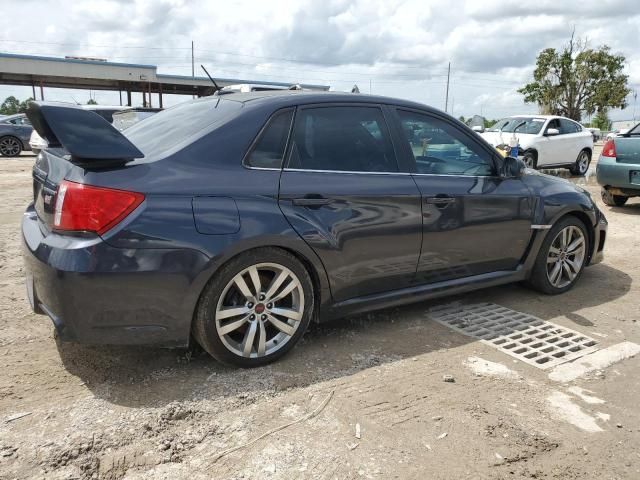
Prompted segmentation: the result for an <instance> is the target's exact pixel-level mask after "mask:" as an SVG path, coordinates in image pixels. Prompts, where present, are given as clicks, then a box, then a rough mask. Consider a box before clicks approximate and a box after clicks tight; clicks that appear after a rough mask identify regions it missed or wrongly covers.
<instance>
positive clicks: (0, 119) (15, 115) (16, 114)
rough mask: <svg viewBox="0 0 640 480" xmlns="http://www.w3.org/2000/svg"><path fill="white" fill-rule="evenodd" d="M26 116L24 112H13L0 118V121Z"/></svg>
mask: <svg viewBox="0 0 640 480" xmlns="http://www.w3.org/2000/svg"><path fill="white" fill-rule="evenodd" d="M20 117H26V115H25V114H24V113H14V114H13V115H7V116H6V117H2V118H0V122H6V121H7V120H13V119H14V118H20Z"/></svg>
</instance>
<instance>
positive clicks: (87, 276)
mask: <svg viewBox="0 0 640 480" xmlns="http://www.w3.org/2000/svg"><path fill="white" fill-rule="evenodd" d="M28 115H29V118H30V119H31V121H32V123H33V125H34V127H35V128H36V130H37V131H38V133H39V134H40V135H41V136H42V137H43V138H45V139H46V140H47V141H48V144H49V148H48V149H46V150H45V151H43V152H42V153H41V154H40V155H39V156H38V159H37V161H36V164H35V167H34V169H33V179H34V181H33V185H34V196H33V203H32V204H31V205H29V207H28V208H27V211H26V213H25V215H24V218H23V223H22V232H23V238H24V246H25V249H24V251H25V261H26V271H27V287H28V295H29V299H30V301H31V303H32V305H33V308H34V310H35V311H36V312H38V313H44V314H46V315H48V316H49V317H50V318H51V319H52V320H53V323H54V324H55V328H56V329H57V331H58V333H59V337H60V338H61V339H63V340H71V341H77V342H84V343H94V344H107V343H110V344H152V345H160V346H185V345H188V344H189V342H190V339H191V338H195V340H196V341H197V342H198V343H199V344H200V345H201V346H202V347H203V348H204V349H205V350H207V351H208V352H209V353H210V354H211V355H213V356H214V357H215V358H216V359H218V360H220V361H222V362H226V363H230V364H235V365H239V366H245V367H250V366H257V365H263V364H265V363H268V362H270V361H273V360H275V359H277V358H279V357H281V356H282V355H284V354H285V353H286V352H287V351H289V350H290V349H291V348H292V347H293V346H294V345H295V343H296V342H297V341H298V340H299V339H300V337H301V336H302V335H303V334H304V331H305V330H306V328H307V326H308V325H309V323H310V322H311V321H321V320H327V319H330V318H335V317H340V316H344V315H347V314H351V313H355V312H361V311H365V310H371V309H375V308H381V307H388V306H392V305H398V304H402V303H407V302H415V301H422V300H426V299H431V298H435V297H438V296H443V295H448V294H452V293H461V292H465V291H469V290H473V289H477V288H481V287H487V286H493V285H499V284H504V283H508V282H515V281H522V280H526V281H528V282H529V283H530V284H531V285H532V286H533V287H534V288H536V289H538V290H540V291H542V292H544V293H548V294H556V293H562V292H565V291H566V290H568V289H570V288H571V287H572V286H573V285H574V284H575V283H576V281H577V280H578V278H579V277H580V274H581V273H582V271H583V268H584V267H585V266H586V265H588V264H593V263H596V262H598V261H600V260H601V259H602V252H603V248H604V243H605V236H606V227H607V223H606V220H605V218H604V216H603V215H602V213H601V212H600V211H599V210H598V208H597V207H596V206H595V204H594V202H593V201H592V199H591V198H590V197H589V195H588V194H587V193H586V192H585V191H584V190H582V189H581V188H579V187H577V186H574V185H572V184H571V183H569V182H567V181H565V180H562V179H558V178H555V177H550V176H546V175H543V174H540V173H537V172H535V171H531V170H525V169H524V166H523V164H522V162H521V161H519V160H516V159H513V158H506V159H505V158H502V157H501V156H500V155H499V154H498V153H497V152H496V151H495V150H494V149H493V148H492V147H491V146H490V145H489V144H487V143H486V142H485V141H484V140H482V139H481V138H480V137H479V136H478V135H476V134H475V133H474V132H473V131H471V130H470V129H469V128H467V127H466V126H464V125H463V124H461V123H460V122H458V121H456V120H454V119H453V118H451V117H449V116H448V115H446V114H444V113H442V112H440V111H437V110H434V109H432V108H429V107H426V106H424V105H421V104H417V103H412V102H407V101H402V100H397V99H390V98H383V97H375V96H366V95H357V94H338V93H307V92H300V91H287V92H259V93H251V94H231V95H225V96H220V97H218V96H212V97H208V98H202V99H198V100H195V101H191V102H188V103H184V104H181V105H178V106H176V107H174V108H171V109H168V110H166V111H163V112H160V113H158V114H157V115H155V116H154V117H152V118H150V119H148V120H146V121H144V122H141V123H140V124H138V125H135V126H133V127H131V128H130V129H127V130H125V131H123V132H119V131H117V130H116V129H114V128H113V127H112V126H111V125H110V124H109V123H108V122H107V121H106V120H104V119H102V118H101V117H99V116H98V115H96V114H94V113H93V112H88V111H86V110H82V109H80V108H76V107H74V106H68V105H59V104H58V105H55V104H46V103H42V104H32V105H31V108H30V110H29V112H28Z"/></svg>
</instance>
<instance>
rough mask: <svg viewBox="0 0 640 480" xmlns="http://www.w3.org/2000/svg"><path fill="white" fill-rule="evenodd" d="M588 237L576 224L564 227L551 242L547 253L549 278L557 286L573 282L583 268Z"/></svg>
mask: <svg viewBox="0 0 640 480" xmlns="http://www.w3.org/2000/svg"><path fill="white" fill-rule="evenodd" d="M585 252H586V239H585V236H584V233H583V232H582V230H581V229H580V228H578V227H576V226H574V225H570V226H568V227H565V228H563V229H562V230H560V232H558V234H557V235H556V237H555V238H554V239H553V242H551V246H550V247H549V252H548V254H547V278H548V279H549V282H550V283H551V285H553V286H554V287H556V288H564V287H566V286H567V285H569V284H571V283H572V282H573V281H574V280H575V279H576V277H577V276H578V274H579V273H580V270H581V269H582V264H583V263H584V258H585Z"/></svg>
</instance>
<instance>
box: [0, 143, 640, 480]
mask: <svg viewBox="0 0 640 480" xmlns="http://www.w3.org/2000/svg"><path fill="white" fill-rule="evenodd" d="M33 160H34V157H33V156H30V155H23V156H21V157H20V158H16V159H6V158H3V159H0V362H1V363H0V367H1V368H2V370H3V374H2V376H0V478H1V479H13V478H38V479H40V478H41V479H73V478H77V479H91V478H99V479H128V480H133V479H189V480H198V479H205V478H206V479H209V478H215V479H226V478H229V479H254V478H255V479H257V478H259V479H264V478H266V479H296V478H300V479H302V478H320V479H325V478H326V479H334V478H336V479H346V478H381V479H386V478H399V479H413V478H416V479H418V478H430V479H452V478H474V479H478V478H482V479H485V478H486V479H502V478H514V479H519V478H533V479H551V478H554V479H598V480H601V479H623V478H624V479H635V478H640V406H639V405H640V403H639V402H638V398H639V396H640V395H639V394H640V383H639V382H638V380H637V379H638V367H640V359H639V358H638V357H637V356H636V357H631V358H626V359H624V360H622V361H620V362H618V363H614V364H613V365H610V366H608V367H606V366H602V368H599V369H595V370H593V371H591V372H590V373H588V374H587V375H584V376H581V377H579V378H577V379H575V380H572V381H568V382H566V383H562V382H558V381H554V380H552V379H551V378H549V372H548V371H544V370H541V369H539V368H535V367H533V366H530V365H528V364H526V363H524V362H520V361H517V360H514V359H513V358H512V357H511V356H508V355H506V354H504V353H501V352H499V351H498V350H496V349H494V348H491V347H490V346H487V345H486V344H483V343H480V342H478V341H474V340H473V339H472V338H470V337H467V336H464V335H461V334H459V333H456V332H454V331H452V330H450V329H448V328H446V327H444V326H442V325H440V324H438V323H436V322H434V321H433V320H431V319H430V318H429V315H428V313H429V309H430V308H432V307H433V306H434V305H436V304H437V303H447V302H451V301H459V302H462V303H463V304H470V303H474V302H492V303H495V304H498V305H502V306H505V307H508V308H511V309H514V310H517V311H520V312H526V313H528V314H531V315H535V316H537V317H539V318H541V319H543V320H547V321H551V322H554V323H557V324H559V325H562V326H565V327H568V328H571V329H574V330H577V331H579V332H581V333H583V334H585V335H588V336H591V337H593V338H594V339H597V341H598V342H599V344H600V347H601V348H606V347H610V346H613V345H617V344H620V343H621V342H623V341H628V342H635V343H640V329H639V328H638V322H637V321H638V319H639V318H640V313H639V312H638V298H639V295H638V293H639V292H638V290H639V285H640V284H639V283H638V282H636V280H640V268H639V267H640V254H639V253H638V252H640V249H639V247H640V226H639V225H640V223H639V221H640V201H639V200H633V201H631V202H630V203H629V205H628V206H627V207H625V208H610V207H604V206H602V205H601V207H602V209H603V211H604V212H605V214H606V215H607V217H608V219H609V223H610V225H609V236H608V240H607V246H606V260H605V261H604V263H602V264H599V265H596V266H593V267H591V268H588V269H587V270H586V271H585V273H584V275H583V277H582V279H581V281H580V282H579V284H578V285H577V286H576V288H574V289H573V290H572V291H571V292H569V293H567V294H564V295H562V296H557V297H547V296H542V295H539V294H537V293H536V292H533V291H531V290H528V289H526V288H524V287H522V286H520V285H509V286H503V287H498V288H491V289H486V290H482V291H478V292H475V293H472V294H468V295H464V296H460V297H455V298H448V299H444V300H442V301H440V302H430V303H421V304H414V305H410V306H407V307H403V308H395V309H391V310H385V311H381V312H376V313H371V314H368V315H362V316H358V317H352V318H347V319H342V320H339V321H335V322H332V323H330V324H323V325H320V326H313V327H312V328H311V330H310V331H309V332H308V334H307V335H306V336H305V337H304V338H303V340H302V342H301V344H300V345H299V346H298V347H297V348H295V349H294V351H293V352H292V353H291V354H290V355H288V356H287V357H286V358H285V359H284V360H282V361H280V362H279V363H277V364H275V365H271V366H268V367H264V368H260V369H254V370H248V371H247V370H234V369H231V368H227V367H224V366H222V365H219V364H217V363H216V362H215V361H213V360H212V359H210V358H208V357H207V356H206V355H203V354H199V353H192V352H189V351H185V350H162V349H149V348H120V347H117V348H116V347H87V346H81V345H75V344H66V343H65V344H58V343H57V342H56V340H55V339H54V336H53V328H52V325H51V322H50V321H49V319H48V318H47V317H44V316H39V315H34V314H33V313H32V312H31V311H30V309H29V306H28V303H27V300H26V296H25V289H24V283H23V269H22V260H21V257H20V228H19V223H20V217H21V215H22V212H23V210H24V207H25V206H26V204H27V203H28V201H29V199H30V196H31V195H32V194H31V178H30V172H31V167H32V164H33ZM580 181H581V182H582V183H585V184H586V188H587V189H588V190H589V191H590V192H591V193H592V195H593V196H594V198H596V199H597V200H598V202H600V200H599V195H598V188H597V187H596V186H594V185H591V184H590V181H584V180H580ZM605 367H606V368H605ZM447 375H450V376H451V377H452V378H447V379H446V380H453V381H444V380H445V378H444V376H447ZM288 424H291V425H289V426H288V427H287V428H284V429H282V430H279V431H277V432H274V433H271V434H269V435H267V436H265V437H263V438H261V439H259V440H257V441H255V442H253V443H251V444H249V442H251V441H253V440H254V439H256V438H258V437H260V436H261V435H263V434H265V433H268V432H270V431H272V430H274V429H277V428H278V427H281V426H284V425H288ZM235 447H240V448H239V449H238V450H235V451H231V452H226V454H224V455H222V456H221V454H222V453H225V451H227V450H228V449H232V448H235Z"/></svg>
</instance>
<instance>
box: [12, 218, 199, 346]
mask: <svg viewBox="0 0 640 480" xmlns="http://www.w3.org/2000/svg"><path fill="white" fill-rule="evenodd" d="M22 235H23V254H24V263H25V271H26V281H27V295H28V297H29V301H30V303H31V304H32V307H33V309H34V311H35V312H36V313H44V314H46V315H48V316H49V317H50V318H51V320H52V321H53V323H54V325H55V328H56V330H57V331H58V334H59V337H60V338H61V339H62V340H70V341H76V342H80V343H88V344H130V345H131V344H147V345H158V346H185V345H187V344H188V342H189V336H190V328H191V319H192V315H193V311H194V308H195V303H196V301H197V297H198V293H199V292H196V291H195V289H194V279H195V278H196V276H197V274H198V273H199V272H200V271H202V269H203V268H204V266H205V265H206V263H207V261H208V258H207V257H206V256H205V255H204V254H202V253H201V252H198V251H195V250H188V249H121V248H115V247H112V246H110V245H109V244H107V243H106V242H105V241H104V240H102V239H101V238H99V237H96V238H91V239H82V238H70V237H66V236H61V235H56V234H48V235H43V233H42V232H41V229H40V226H39V224H38V220H37V218H36V215H35V212H34V211H33V208H32V207H30V208H29V209H28V210H27V212H25V215H24V217H23V220H22Z"/></svg>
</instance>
